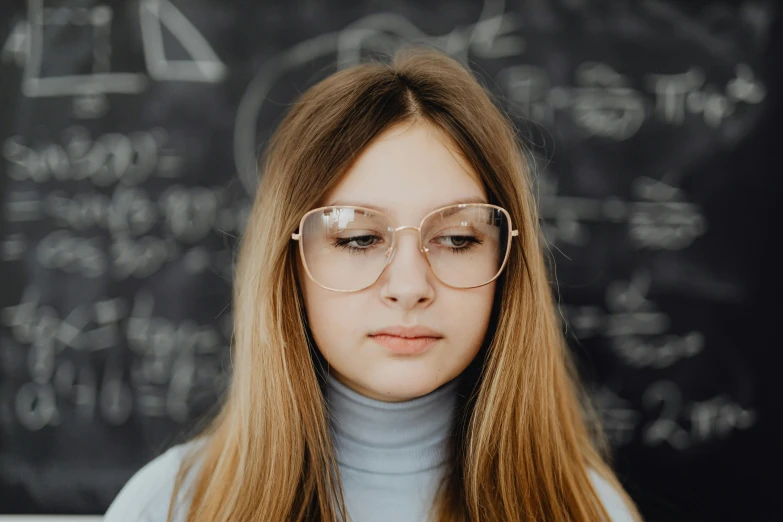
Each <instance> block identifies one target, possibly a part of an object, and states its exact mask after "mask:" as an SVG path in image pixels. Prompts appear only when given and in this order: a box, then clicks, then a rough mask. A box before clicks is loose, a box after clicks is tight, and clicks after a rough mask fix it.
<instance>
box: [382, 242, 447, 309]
mask: <svg viewBox="0 0 783 522" xmlns="http://www.w3.org/2000/svg"><path fill="white" fill-rule="evenodd" d="M434 277H435V274H433V273H432V270H431V269H430V265H429V263H428V262H427V259H426V258H425V257H424V252H423V251H422V250H421V244H420V242H419V231H418V229H417V228H415V227H400V228H398V229H397V238H396V244H395V250H394V252H392V258H391V259H390V260H389V263H388V264H387V265H386V269H385V270H384V274H383V279H382V280H383V284H382V285H381V296H382V297H383V299H384V301H386V302H387V304H390V305H396V306H399V307H401V308H404V309H408V308H413V307H414V306H416V305H420V304H426V303H429V302H430V301H432V299H433V297H434V290H435V289H434V286H433V281H434V279H433V278H434Z"/></svg>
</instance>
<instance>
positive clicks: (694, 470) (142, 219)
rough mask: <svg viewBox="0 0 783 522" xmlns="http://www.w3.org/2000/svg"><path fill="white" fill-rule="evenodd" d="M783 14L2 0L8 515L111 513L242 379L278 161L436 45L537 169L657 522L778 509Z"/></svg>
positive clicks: (568, 304) (627, 460) (585, 326)
mask: <svg viewBox="0 0 783 522" xmlns="http://www.w3.org/2000/svg"><path fill="white" fill-rule="evenodd" d="M781 29H783V27H781V15H780V8H779V7H778V6H777V3H775V2H772V1H766V2H765V1H750V0H749V1H744V2H740V1H734V2H705V1H702V2H663V1H647V2H638V3H636V2H626V1H619V0H617V1H601V2H598V1H594V2H591V1H586V0H557V1H554V0H553V1H543V0H538V1H534V0H529V1H523V2H504V1H503V0H486V1H485V2H483V3H482V2H451V1H446V0H441V1H428V2H421V1H414V0H394V1H389V0H379V1H373V2H369V1H365V2H348V1H345V2H331V3H326V2H316V1H312V0H296V1H290V2H275V3H272V2H254V1H249V0H248V1H234V2H225V1H217V0H133V1H127V2H108V1H107V2H97V1H90V0H83V1H76V0H68V1H63V2H50V1H47V0H28V1H27V2H3V4H2V6H0V155H1V157H0V510H2V511H3V512H6V513H84V514H100V513H103V511H104V510H105V509H106V507H107V506H108V505H109V503H110V502H111V500H112V499H113V497H114V495H116V493H117V492H118V491H119V489H120V487H121V486H122V485H123V484H124V482H125V481H126V480H127V479H128V478H129V477H130V476H131V475H132V474H133V472H134V471H135V470H137V469H138V468H139V467H141V465H142V464H144V463H145V462H147V461H148V460H149V459H151V458H152V457H153V456H155V455H156V454H157V453H159V452H160V451H161V450H162V449H164V448H165V447H166V446H168V445H171V444H173V443H175V442H176V441H177V440H180V439H181V437H183V436H184V435H183V434H184V433H186V432H187V430H189V429H191V428H193V427H194V426H195V425H196V422H197V421H198V419H200V418H205V417H206V418H208V416H209V415H210V414H211V412H212V411H213V410H212V406H213V405H214V404H215V403H216V401H217V398H218V397H219V396H220V394H221V393H222V391H223V390H224V389H225V386H226V383H227V375H228V373H229V372H228V369H227V368H228V339H229V338H230V333H231V309H230V285H231V277H232V268H231V267H232V259H233V257H232V256H233V254H234V249H235V246H236V237H237V236H239V235H240V234H241V232H242V229H243V223H244V220H245V216H246V214H247V211H248V207H249V204H250V195H251V194H252V193H253V192H254V191H255V188H256V186H257V181H258V180H257V171H256V167H255V158H256V155H257V152H258V151H259V150H260V149H261V148H263V146H264V143H265V140H266V139H267V138H268V136H269V133H270V132H271V130H272V129H273V128H274V125H275V123H276V122H278V121H279V118H280V117H281V115H282V113H283V111H284V110H285V108H286V106H287V105H288V104H289V103H290V102H291V101H292V100H293V99H294V97H295V96H296V95H297V93H299V92H302V91H303V90H305V89H306V88H307V87H308V86H309V85H312V84H313V83H314V82H315V81H317V80H318V79H320V78H322V77H324V76H325V75H327V74H329V73H330V72H333V71H334V70H336V69H337V68H340V67H344V66H348V65H351V64H354V63H357V62H359V61H361V60H364V59H367V58H369V57H371V56H378V55H380V54H383V53H387V52H390V51H392V50H393V49H394V48H396V47H397V46H399V45H401V44H403V43H407V42H414V41H419V42H426V43H428V44H431V45H437V46H438V47H440V48H442V49H444V50H446V51H447V52H449V53H450V54H452V55H453V56H455V57H457V58H459V59H460V60H462V61H463V63H466V64H468V65H469V66H470V67H471V68H472V69H473V70H474V71H475V72H476V73H477V74H478V75H479V77H480V78H481V80H482V82H483V83H484V84H485V85H486V86H487V88H489V89H490V90H491V91H492V92H493V94H494V95H495V96H496V99H497V100H498V103H499V104H500V105H501V106H502V107H503V109H504V110H506V111H508V113H509V114H510V115H511V116H512V117H513V118H514V120H515V122H516V123H517V124H518V126H519V127H520V130H521V132H522V134H523V136H525V138H526V140H527V142H528V144H529V147H530V151H531V156H532V157H533V158H535V168H536V171H537V176H538V181H539V185H538V186H539V197H540V203H541V212H542V222H543V225H544V228H545V231H546V235H547V238H548V239H549V242H550V244H551V252H552V259H553V261H554V262H555V264H556V271H555V274H556V278H555V280H554V281H553V284H554V285H555V286H556V290H557V293H558V299H559V307H560V312H561V313H562V316H563V326H564V330H565V331H566V334H567V336H568V340H569V345H570V347H571V349H572V350H573V351H574V353H575V354H576V355H577V360H578V361H579V365H580V369H581V370H582V372H583V374H584V375H585V378H586V379H587V380H588V383H589V385H590V390H591V391H592V393H593V396H594V397H595V399H596V401H597V404H598V405H599V408H600V412H601V416H602V420H603V422H604V425H605V427H606V429H607V432H608V434H609V436H610V440H611V442H612V446H613V449H614V455H615V462H616V468H617V470H618V474H619V476H620V478H621V480H622V481H623V483H624V484H625V486H626V488H627V490H628V491H629V492H630V493H631V495H632V496H633V497H634V499H635V500H636V501H637V503H638V504H639V506H640V508H641V511H642V513H643V515H644V516H645V518H646V519H647V520H649V521H660V522H679V521H683V522H684V521H688V522H694V521H716V520H727V521H729V520H731V521H735V520H752V521H763V520H779V519H780V517H781V515H783V509H781V508H780V507H778V504H779V503H778V502H777V493H778V492H777V489H778V487H779V485H780V480H779V479H778V478H777V477H778V470H779V469H780V464H781V446H783V444H781V443H780V438H779V435H778V433H777V431H776V427H777V419H778V418H779V417H780V415H781V413H783V411H781V410H782V408H781V406H780V401H779V400H778V398H779V397H780V390H781V387H780V386H779V385H778V383H779V380H780V378H779V375H780V374H781V370H780V364H779V363H781V362H783V361H781V356H780V355H779V353H778V352H779V348H780V341H779V339H778V338H777V336H776V335H775V334H776V331H775V330H776V326H777V324H778V323H779V318H778V314H777V312H779V309H780V307H779V306H778V295H779V292H780V290H781V284H780V280H779V273H780V271H779V268H778V261H777V259H778V258H777V257H776V256H775V252H776V249H777V247H778V244H779V243H780V240H781V233H780V228H779V226H780V220H779V219H778V211H777V209H778V208H779V202H780V200H781V196H783V194H781V192H782V191H781V186H782V185H783V184H782V183H781V181H780V179H781V178H780V167H779V159H778V150H779V149H780V145H779V138H777V137H776V136H777V135H778V134H777V132H776V131H777V130H778V129H777V127H778V126H779V122H780V121H783V120H782V119H781V118H783V109H782V108H781V96H780V89H781V79H782V78H783V45H782V44H783V42H781V33H782V32H783V31H781Z"/></svg>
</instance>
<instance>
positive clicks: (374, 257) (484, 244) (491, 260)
mask: <svg viewBox="0 0 783 522" xmlns="http://www.w3.org/2000/svg"><path fill="white" fill-rule="evenodd" d="M404 229H412V230H416V231H417V232H418V235H419V251H420V252H421V253H422V254H424V257H425V258H426V259H427V263H428V264H429V266H430V267H431V268H432V271H433V273H434V274H435V276H436V277H437V278H438V279H439V280H440V281H442V282H443V283H444V284H446V285H448V286H451V287H455V288H475V287H478V286H484V285H486V284H489V283H491V282H492V281H494V280H495V279H497V277H498V276H499V275H500V273H501V272H502V271H503V268H504V267H505V266H506V261H507V260H508V253H509V251H510V250H511V239H512V238H513V237H514V236H517V235H518V234H519V232H518V231H517V230H512V226H511V216H509V214H508V212H507V211H506V210H505V209H504V208H501V207H498V206H496V205H490V204H486V203H461V204H457V205H450V206H447V207H443V208H439V209H437V210H433V211H432V212H430V213H429V214H427V215H426V216H424V218H423V219H422V220H421V223H420V224H419V226H418V227H414V226H400V227H398V226H396V224H395V223H394V222H393V221H392V220H391V218H389V216H387V215H386V214H384V213H382V212H379V211H377V210H372V209H369V208H364V207H356V206H329V207H320V208H316V209H313V210H310V211H309V212H307V213H306V214H305V215H304V216H302V219H301V221H300V222H299V232H298V233H296V232H295V233H293V234H291V239H292V240H295V241H299V253H300V254H301V257H302V262H303V264H304V268H305V271H306V272H307V275H308V277H309V278H310V279H311V280H312V281H313V282H314V283H315V284H317V285H318V286H321V287H323V288H325V289H327V290H334V291H336V292H358V291H359V290H364V289H365V288H368V287H370V286H372V285H373V284H374V283H375V282H376V281H377V280H378V279H379V278H380V277H381V274H382V273H383V271H384V270H385V268H386V266H388V265H389V264H390V263H391V262H392V259H393V258H394V254H395V253H396V252H397V232H399V231H401V230H404Z"/></svg>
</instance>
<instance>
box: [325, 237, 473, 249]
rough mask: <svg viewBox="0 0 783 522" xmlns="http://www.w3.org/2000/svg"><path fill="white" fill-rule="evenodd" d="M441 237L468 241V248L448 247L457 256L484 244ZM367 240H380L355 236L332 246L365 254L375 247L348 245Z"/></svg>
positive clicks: (344, 238) (465, 238) (338, 241)
mask: <svg viewBox="0 0 783 522" xmlns="http://www.w3.org/2000/svg"><path fill="white" fill-rule="evenodd" d="M440 237H449V238H460V239H464V240H467V241H468V246H464V247H461V248H456V247H448V248H449V250H451V251H452V252H453V253H455V254H467V253H468V252H470V251H472V250H473V249H474V248H475V247H476V246H478V245H481V244H482V243H483V241H481V240H480V239H477V238H475V237H471V236H440ZM367 238H378V236H373V235H366V236H354V237H341V238H337V239H336V240H335V241H334V242H333V243H332V246H333V247H336V248H341V249H344V250H348V251H349V252H351V253H356V254H360V253H365V252H369V250H370V248H371V247H372V246H374V245H369V246H367V247H364V248H357V247H352V246H350V245H348V243H352V242H354V241H356V240H361V239H367Z"/></svg>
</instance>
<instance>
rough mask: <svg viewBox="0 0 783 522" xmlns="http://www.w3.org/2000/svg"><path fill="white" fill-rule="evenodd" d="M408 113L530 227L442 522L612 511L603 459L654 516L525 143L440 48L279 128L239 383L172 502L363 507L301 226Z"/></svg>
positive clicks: (474, 399)
mask: <svg viewBox="0 0 783 522" xmlns="http://www.w3.org/2000/svg"><path fill="white" fill-rule="evenodd" d="M409 121H421V122H426V123H429V124H432V125H435V126H437V127H438V128H439V129H441V130H442V131H443V132H444V133H445V134H446V135H447V136H449V137H450V138H451V140H452V141H453V144H454V145H455V148H456V149H457V150H458V151H459V152H460V153H461V154H462V155H463V156H464V158H465V159H466V160H467V161H468V162H469V163H470V165H471V166H472V167H473V168H474V169H475V171H476V172H477V173H478V174H479V176H480V179H481V181H482V183H483V184H484V188H485V190H486V191H487V193H488V194H489V195H490V202H492V203H495V204H498V205H501V206H502V207H504V208H505V209H507V210H508V212H509V213H510V215H511V217H512V222H513V224H514V226H515V227H516V228H518V230H519V237H518V239H519V241H513V242H512V244H511V245H512V246H511V248H512V250H511V252H510V254H509V259H508V264H507V266H506V269H505V271H504V273H503V275H502V276H501V277H500V278H499V279H498V284H497V287H496V289H497V290H496V297H495V302H494V305H493V312H492V318H491V322H490V327H489V329H488V331H487V335H486V339H485V342H484V345H483V346H482V347H481V350H480V351H479V353H478V355H477V356H476V358H475V360H474V361H473V362H472V363H471V364H470V366H469V367H468V368H467V369H466V370H465V375H466V376H468V378H467V379H462V381H461V386H462V389H461V393H460V399H459V402H458V410H457V419H458V420H457V422H456V423H455V427H454V433H453V437H452V446H451V452H452V453H451V454H452V458H451V459H450V463H449V465H448V468H447V472H446V474H445V476H444V479H443V481H442V483H441V487H440V489H439V490H438V493H437V495H436V497H435V501H434V503H433V510H432V512H431V514H432V518H431V520H434V521H444V522H445V521H464V522H467V521H482V522H483V521H511V520H513V521H565V520H568V521H574V522H588V521H589V522H594V521H597V520H608V518H609V517H608V514H607V512H606V511H605V509H604V507H603V505H602V503H601V501H600V499H599V497H598V495H597V493H596V491H595V490H594V489H593V486H592V482H591V480H590V477H589V474H588V469H589V468H592V469H593V470H595V472H596V473H597V474H598V475H599V476H601V477H602V478H603V479H604V480H606V481H608V483H609V484H610V485H611V486H613V487H614V488H615V489H616V490H617V492H618V494H619V495H620V497H621V498H622V499H623V500H624V501H625V503H626V504H627V506H628V509H629V510H630V511H631V512H632V513H633V514H634V515H635V516H636V517H637V519H638V520H641V517H640V516H639V513H638V511H637V510H636V508H635V507H634V505H633V502H632V501H631V499H630V497H629V496H628V495H627V493H626V492H625V491H624V490H623V488H622V486H621V485H620V483H619V482H618V480H617V479H616V477H615V474H614V473H613V471H612V470H611V467H610V464H609V462H610V448H609V446H608V444H607V440H606V437H605V436H604V434H603V432H602V430H601V427H600V424H599V422H598V420H597V419H598V418H597V415H596V413H595V410H594V408H593V406H592V405H591V403H590V400H589V397H588V395H587V393H586V392H585V389H584V387H583V386H582V384H581V383H580V378H579V375H578V374H577V371H576V369H575V364H574V362H573V361H572V359H571V355H570V351H569V349H568V347H567V345H566V343H565V340H564V336H563V333H562V330H561V324H560V321H559V319H558V314H557V310H556V303H555V302H554V298H553V292H552V288H551V285H550V277H549V276H550V271H549V265H548V263H547V261H546V257H545V251H546V245H545V242H544V241H543V236H542V232H541V229H540V226H539V218H538V211H537V208H536V198H535V190H534V185H533V178H532V175H531V173H530V172H529V169H528V161H526V153H525V152H524V150H525V149H524V145H523V143H522V142H521V141H520V139H519V138H518V136H517V134H516V132H515V129H514V125H513V124H512V122H511V121H510V119H509V118H508V117H507V116H506V115H505V114H504V113H503V112H502V111H501V110H499V109H498V108H497V107H496V105H495V103H494V102H493V100H492V98H491V96H490V95H489V93H488V92H487V90H486V89H485V88H484V87H483V86H482V85H481V84H480V83H479V81H478V80H477V79H476V77H474V75H473V74H471V72H470V71H469V69H467V68H466V67H464V66H463V65H462V64H460V63H459V62H458V61H457V60H455V59H453V58H451V57H449V56H447V55H445V54H444V53H442V52H440V51H437V50H435V49H430V48H425V47H412V48H406V49H401V50H399V51H397V53H395V55H394V56H393V57H392V59H391V60H389V61H388V62H383V61H373V62H366V63H361V64H359V65H355V66H352V67H350V68H346V69H342V70H339V71H337V72H335V73H334V74H332V75H330V76H329V77H327V78H325V79H323V80H322V81H320V82H319V83H317V84H316V85H314V86H313V87H311V88H310V89H309V90H307V91H306V92H305V93H304V94H303V95H301V97H300V98H299V99H298V100H297V101H296V102H295V103H294V104H293V105H292V107H291V108H290V110H289V111H288V112H287V114H286V115H285V117H284V119H283V120H282V122H281V123H280V125H279V126H278V128H277V129H276V132H275V133H274V135H273V136H272V138H271V140H270V142H269V144H268V146H267V148H266V151H265V156H264V159H263V161H262V163H261V165H260V167H261V175H262V177H261V180H260V185H259V189H258V191H257V194H256V196H255V200H254V202H253V208H252V211H251V212H250V215H249V218H248V221H247V225H246V228H245V230H244V233H243V235H242V239H241V244H240V248H239V253H238V257H237V265H236V272H235V278H234V282H233V284H234V287H233V288H234V294H233V314H234V334H233V339H232V363H233V364H232V371H233V374H232V376H231V383H230V387H229V389H228V390H227V393H226V397H225V400H224V402H223V403H222V404H221V405H220V411H219V413H218V414H217V415H216V417H215V418H214V419H213V421H212V422H211V423H210V424H209V425H208V426H207V428H206V429H205V430H204V431H203V432H202V433H201V434H200V435H199V437H197V438H198V439H199V440H201V441H202V444H201V445H200V446H198V448H199V450H198V452H193V453H192V454H190V455H189V456H188V457H187V458H185V459H184V461H183V465H182V467H181V468H180V471H179V474H178V476H177V481H176V484H175V494H174V496H173V498H177V497H178V495H177V493H178V492H179V493H182V494H184V493H185V492H184V489H185V488H184V484H185V482H186V481H185V477H186V475H189V474H192V476H193V480H192V481H191V487H190V488H188V491H187V497H188V498H189V511H188V515H187V521H188V522H202V521H209V522H228V521H237V520H241V521H246V520H263V521H275V522H276V521H283V520H285V521H304V520H308V521H310V520H318V521H328V522H338V521H341V520H348V518H347V514H346V511H345V504H344V499H343V495H342V487H341V482H340V477H339V473H338V472H337V462H336V460H335V453H334V450H333V448H332V445H331V440H330V435H329V425H328V417H327V410H326V403H325V401H324V382H325V381H324V374H323V372H319V368H320V367H321V365H322V364H323V360H322V359H321V357H322V356H321V355H320V354H319V352H318V349H317V347H315V346H314V344H313V342H312V336H311V335H310V331H309V327H308V324H307V320H306V313H305V309H304V306H303V299H302V294H301V290H300V288H299V282H298V279H297V274H296V272H297V271H296V261H297V257H296V256H297V255H298V253H297V248H296V243H295V242H293V241H291V240H290V238H291V233H292V232H295V231H296V229H297V227H298V225H299V219H300V218H301V216H302V214H304V213H305V212H306V211H308V210H310V209H312V208H315V207H316V206H318V205H319V204H320V203H321V199H322V197H323V196H324V194H326V193H327V192H328V191H329V190H330V189H331V188H332V187H333V186H335V184H336V183H338V181H339V180H340V178H341V176H342V175H343V174H344V173H345V172H346V171H347V170H348V169H349V167H350V166H351V164H352V162H353V161H354V160H355V159H356V158H357V156H358V155H359V154H360V153H361V152H362V150H363V149H365V148H366V147H367V146H368V145H369V144H370V143H371V142H372V140H373V139H374V138H376V137H377V136H378V135H379V134H380V133H382V132H383V131H384V130H386V129H389V128H390V127H391V126H393V125H396V124H398V123H402V122H409ZM197 463H198V466H196V464H197ZM175 504H177V503H175V502H172V504H171V507H170V509H169V521H171V520H172V517H173V513H174V508H175V507H176V506H175Z"/></svg>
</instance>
